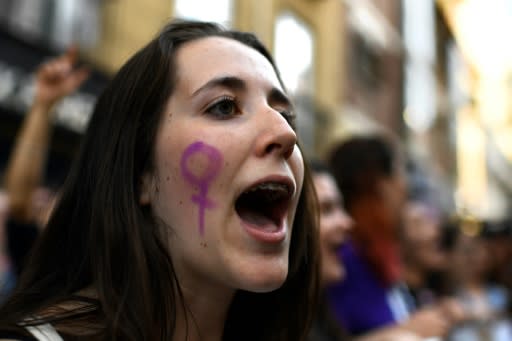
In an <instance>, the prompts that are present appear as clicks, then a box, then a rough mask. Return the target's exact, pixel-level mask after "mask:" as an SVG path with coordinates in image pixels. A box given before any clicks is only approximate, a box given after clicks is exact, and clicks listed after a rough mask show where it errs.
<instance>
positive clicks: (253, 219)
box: [238, 209, 278, 232]
mask: <svg viewBox="0 0 512 341" xmlns="http://www.w3.org/2000/svg"><path fill="white" fill-rule="evenodd" d="M238 214H239V215H240V218H242V220H244V221H245V222H247V223H249V224H251V225H252V226H254V227H256V228H258V229H261V230H263V231H267V232H274V231H277V230H278V226H276V224H275V223H274V222H273V221H272V220H271V219H270V218H269V217H267V216H264V215H262V214H259V213H257V212H254V211H250V210H245V209H242V210H239V212H238Z"/></svg>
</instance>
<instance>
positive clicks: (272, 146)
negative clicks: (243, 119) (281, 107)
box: [256, 107, 297, 159]
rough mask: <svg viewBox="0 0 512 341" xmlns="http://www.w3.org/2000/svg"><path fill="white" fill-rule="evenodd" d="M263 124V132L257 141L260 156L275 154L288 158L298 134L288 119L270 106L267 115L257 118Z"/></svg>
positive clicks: (257, 150)
mask: <svg viewBox="0 0 512 341" xmlns="http://www.w3.org/2000/svg"><path fill="white" fill-rule="evenodd" d="M256 119H257V120H259V121H260V124H261V125H262V129H261V134H260V136H259V139H258V141H257V142H256V153H257V155H258V156H260V157H261V156H266V155H271V154H275V155H277V156H279V157H283V158H284V159H288V158H289V157H290V156H291V155H292V153H293V149H294V148H295V144H296V143H297V134H296V133H295V131H294V130H293V128H292V127H291V126H290V124H289V123H288V121H286V119H285V118H284V117H283V115H281V113H279V112H278V111H276V110H274V109H272V108H268V107H267V110H266V111H265V115H261V116H260V117H257V118H256Z"/></svg>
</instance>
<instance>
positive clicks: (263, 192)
mask: <svg viewBox="0 0 512 341" xmlns="http://www.w3.org/2000/svg"><path fill="white" fill-rule="evenodd" d="M294 192H295V186H294V183H293V181H291V180H290V179H289V178H287V177H284V178H281V177H279V178H273V179H265V180H262V181H259V182H257V183H254V184H253V185H251V186H249V187H248V188H246V189H245V190H244V191H243V192H242V194H240V196H239V197H238V198H237V200H236V202H235V210H236V212H237V214H238V216H239V217H240V219H241V220H242V222H243V224H242V225H243V226H244V227H245V228H246V230H247V232H248V233H249V235H251V236H252V237H253V238H255V239H257V240H259V241H263V242H271V243H275V242H281V241H283V240H284V239H285V237H286V229H285V220H286V217H287V213H288V209H289V207H290V204H291V199H292V197H293V194H294Z"/></svg>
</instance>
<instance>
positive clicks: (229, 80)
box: [192, 76, 247, 96]
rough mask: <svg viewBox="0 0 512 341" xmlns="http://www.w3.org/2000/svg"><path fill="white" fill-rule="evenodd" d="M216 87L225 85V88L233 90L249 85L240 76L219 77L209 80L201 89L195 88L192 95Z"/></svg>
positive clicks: (243, 88) (245, 87)
mask: <svg viewBox="0 0 512 341" xmlns="http://www.w3.org/2000/svg"><path fill="white" fill-rule="evenodd" d="M215 87H223V88H228V89H233V90H245V89H247V85H246V84H245V82H244V81H243V80H242V79H240V78H238V77H233V76H225V77H217V78H213V79H211V80H209V81H208V82H207V83H206V84H204V85H203V86H201V87H200V88H199V89H197V90H195V91H194V92H193V93H192V96H195V95H196V94H198V93H200V92H202V91H205V90H208V89H212V88H215Z"/></svg>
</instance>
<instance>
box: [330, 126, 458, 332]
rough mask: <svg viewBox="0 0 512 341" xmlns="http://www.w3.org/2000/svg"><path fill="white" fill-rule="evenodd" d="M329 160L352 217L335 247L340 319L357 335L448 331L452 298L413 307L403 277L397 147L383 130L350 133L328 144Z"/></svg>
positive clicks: (402, 192) (333, 292)
mask: <svg viewBox="0 0 512 341" xmlns="http://www.w3.org/2000/svg"><path fill="white" fill-rule="evenodd" d="M329 163H330V166H331V168H332V169H333V174H334V176H335V178H336V182H337V184H338V186H339V188H340V190H341V193H342V195H343V198H344V199H345V205H346V208H347V212H348V213H349V214H350V216H351V217H352V218H353V219H354V228H353V229H352V230H351V233H350V240H349V241H348V242H347V243H345V245H343V246H342V249H341V253H340V257H341V258H342V259H343V262H344V264H345V268H346V277H345V280H344V281H342V282H340V283H338V284H335V285H333V286H331V287H329V288H328V295H329V301H330V302H331V303H332V306H333V310H334V313H335V316H336V318H337V319H338V321H339V323H340V324H341V325H343V326H344V327H345V328H346V329H347V330H348V332H349V333H351V334H352V335H355V336H360V335H364V334H367V333H369V332H373V331H377V330H380V331H384V330H385V328H391V329H393V328H396V326H398V327H399V328H401V329H403V330H406V331H411V332H413V333H414V334H416V335H417V336H419V337H434V336H444V335H446V334H447V332H448V331H449V329H450V328H451V326H452V324H453V323H455V318H456V313H457V311H458V309H457V307H456V303H455V302H452V301H450V302H446V303H443V304H442V305H439V306H431V307H426V308H423V309H421V310H417V311H416V307H415V306H414V302H413V300H412V297H411V295H410V293H409V292H408V290H407V288H406V286H405V285H404V282H403V277H402V276H403V272H402V261H401V253H400V252H401V251H400V240H399V234H398V233H399V228H400V224H401V223H402V214H403V208H404V204H405V199H406V181H405V177H404V165H403V160H402V157H401V155H400V154H399V153H398V149H397V148H396V147H395V146H394V144H393V143H392V142H391V140H390V139H389V138H387V137H385V136H384V135H375V136H354V137H351V138H350V139H348V140H346V141H344V142H342V143H340V144H338V145H336V146H335V147H334V148H333V150H332V152H331V154H330V158H329Z"/></svg>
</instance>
